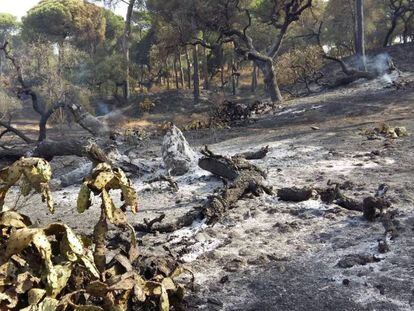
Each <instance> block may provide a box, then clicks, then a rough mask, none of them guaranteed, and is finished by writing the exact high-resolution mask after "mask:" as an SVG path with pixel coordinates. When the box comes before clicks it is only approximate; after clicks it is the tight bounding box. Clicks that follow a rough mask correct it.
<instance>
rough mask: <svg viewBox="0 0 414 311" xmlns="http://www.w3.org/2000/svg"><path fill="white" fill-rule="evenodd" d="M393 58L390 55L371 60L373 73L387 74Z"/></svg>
mask: <svg viewBox="0 0 414 311" xmlns="http://www.w3.org/2000/svg"><path fill="white" fill-rule="evenodd" d="M390 62H391V57H390V55H389V54H388V53H382V54H378V55H377V56H375V57H373V58H372V60H371V66H372V69H373V71H376V72H377V73H378V74H387V73H388V71H389V69H390Z"/></svg>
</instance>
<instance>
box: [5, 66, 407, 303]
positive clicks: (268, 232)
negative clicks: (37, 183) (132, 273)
mask: <svg viewBox="0 0 414 311" xmlns="http://www.w3.org/2000/svg"><path fill="white" fill-rule="evenodd" d="M405 79H409V80H413V75H412V74H408V75H407V76H406V77H405ZM413 108H414V88H413V84H412V83H411V84H410V85H408V86H407V87H406V88H405V89H403V90H395V89H394V88H383V82H382V81H381V80H378V81H372V82H359V83H356V84H354V85H351V86H349V87H347V88H342V89H338V90H335V91H330V92H328V93H323V94H319V95H315V96H312V97H306V98H302V99H298V100H294V101H291V102H289V103H288V107H286V108H284V109H283V110H278V111H276V112H275V113H274V114H272V115H268V116H264V117H261V118H259V119H258V120H257V122H255V123H253V124H250V125H247V126H245V127H238V128H233V129H228V130H218V131H211V130H201V131H196V132H191V133H188V137H189V140H190V142H191V144H192V145H194V146H195V147H196V148H200V147H201V146H202V145H203V144H205V143H208V144H211V149H212V150H214V151H215V152H217V153H223V154H233V153H237V152H240V151H245V150H248V149H251V148H258V147H261V146H264V145H270V147H271V152H270V153H269V154H268V156H267V157H266V158H265V159H263V160H257V161H256V164H257V165H259V166H260V167H262V168H263V169H265V170H267V171H268V175H269V177H268V182H269V184H270V185H272V186H273V187H274V188H275V189H277V188H281V187H285V186H299V187H301V186H325V185H326V183H327V182H328V180H332V181H338V182H345V181H348V182H350V184H351V185H352V187H350V189H349V190H347V191H346V194H347V195H349V196H352V197H354V198H356V199H358V200H361V201H362V199H363V198H364V197H366V196H367V195H372V194H373V193H374V191H375V190H376V188H377V187H378V185H379V184H381V183H387V184H388V185H389V186H390V191H389V197H390V199H391V200H392V202H393V206H392V208H393V209H396V210H398V216H397V220H398V221H399V236H398V237H397V238H396V239H395V240H393V241H391V242H390V251H389V252H388V253H386V254H380V253H379V252H378V242H377V241H378V239H379V238H381V237H382V235H383V232H384V229H383V227H382V225H381V223H379V222H367V221H365V220H364V219H363V218H362V215H361V213H359V212H352V211H348V210H344V209H342V208H340V207H338V206H335V205H325V204H323V203H322V202H321V201H320V200H309V201H306V202H302V203H287V202H281V201H279V200H278V198H277V197H276V196H267V195H264V196H262V197H259V198H254V199H248V198H246V199H243V200H241V201H239V203H238V204H237V206H235V207H234V209H232V210H231V211H230V212H229V214H228V215H227V216H226V217H225V218H224V219H223V220H222V221H221V222H220V223H218V224H216V225H215V226H213V227H209V226H206V225H205V224H203V223H202V222H197V223H194V224H193V226H192V227H190V228H185V229H181V230H179V231H177V232H175V233H172V234H156V235H153V234H146V235H140V243H141V251H142V252H145V253H154V254H160V255H161V254H162V255H165V254H166V250H165V248H164V246H168V247H169V249H170V250H171V252H172V253H173V254H174V256H176V257H177V258H180V259H181V260H182V261H183V262H184V263H185V264H186V265H187V266H188V267H190V268H191V269H192V270H193V271H194V272H195V276H196V281H195V282H196V284H195V286H194V291H191V292H190V293H189V295H188V298H187V301H188V305H187V309H188V310H315V311H316V310H327V311H328V310H344V311H345V310H346V311H350V310H372V311H373V310H382V311H389V310H413V309H414V185H413V181H414V154H413V153H414V136H413V135H410V136H408V137H403V138H398V139H387V138H384V137H378V139H375V140H369V139H368V138H367V137H366V136H364V135H361V134H360V129H361V128H373V127H375V126H377V125H379V124H380V123H384V122H385V123H388V124H390V125H393V126H396V125H398V126H405V127H406V128H407V129H408V131H409V132H410V133H414V109H413ZM312 126H317V127H318V128H319V130H313V129H312V128H311V127H312ZM133 152H134V153H135V154H136V155H137V159H138V161H141V162H144V163H146V164H147V165H148V166H150V167H152V168H153V169H154V170H156V171H160V172H163V167H162V161H161V158H160V139H154V140H152V141H150V142H149V143H147V144H146V145H145V148H144V147H137V148H136V149H135V150H134V151H133ZM68 163H69V162H68V160H67V159H55V160H54V161H53V163H52V164H53V165H54V167H55V168H56V172H57V173H56V174H58V173H59V172H62V171H63V169H62V165H63V164H65V165H68ZM79 163H80V162H79V161H78V160H73V164H71V165H72V166H73V167H75V166H76V165H79ZM55 177H58V176H57V175H55ZM146 178H149V176H144V177H143V178H141V179H136V180H134V183H135V185H136V188H137V189H138V191H139V195H140V199H141V211H140V213H139V214H138V215H136V216H134V215H129V217H130V220H131V222H132V223H140V222H142V221H143V219H144V218H149V219H151V218H153V217H155V216H157V215H159V214H161V213H165V214H166V215H167V217H166V219H165V220H164V221H166V222H167V221H171V220H173V219H174V218H176V217H177V216H179V215H181V214H183V213H185V212H186V211H188V210H189V209H191V208H193V207H194V206H197V205H200V204H202V202H203V200H204V199H205V198H206V197H207V196H208V195H209V194H211V193H212V192H213V191H214V189H216V188H218V187H220V186H221V185H222V183H221V181H220V180H217V179H215V178H214V177H212V176H210V175H209V174H208V173H206V172H203V171H202V170H200V169H197V168H195V169H194V171H193V172H192V173H189V174H187V175H186V176H183V177H180V178H177V182H178V184H179V187H180V190H179V191H178V192H177V193H172V192H169V190H168V189H166V188H165V185H161V184H154V185H153V186H149V185H146V184H145V183H143V180H145V179H146ZM77 190H78V187H77V186H71V187H68V188H64V189H57V191H55V193H54V195H55V200H56V204H57V208H56V210H57V211H56V214H55V215H49V214H48V213H47V209H46V207H45V206H43V205H42V204H41V203H40V200H39V198H38V197H37V196H32V197H30V198H29V199H28V200H27V201H23V200H22V199H20V200H19V201H18V202H17V204H15V203H16V199H15V196H13V195H11V196H10V197H9V198H8V201H7V204H8V205H9V206H14V205H17V206H18V208H19V210H20V211H21V212H23V213H26V214H29V215H30V216H31V217H33V218H34V219H36V220H37V221H38V222H39V223H46V222H50V221H56V220H61V221H65V222H67V223H68V224H69V225H70V226H72V227H74V228H75V229H76V230H77V231H78V232H84V233H91V231H92V225H91V224H92V223H95V222H96V219H97V217H98V209H97V208H92V209H91V210H90V211H88V212H87V213H86V214H84V215H78V214H77V213H76V211H75V197H76V193H77ZM111 236H112V237H113V240H112V241H113V242H112V244H111V247H112V248H114V249H116V248H117V247H119V244H122V243H123V241H126V237H125V236H124V234H123V233H119V231H118V230H117V229H116V228H113V230H112V231H111ZM356 254H368V255H375V256H376V258H377V261H376V262H372V263H368V264H366V265H358V264H357V265H354V266H353V267H351V268H340V267H338V265H337V264H338V262H339V261H340V260H341V259H343V258H345V257H346V256H347V255H356Z"/></svg>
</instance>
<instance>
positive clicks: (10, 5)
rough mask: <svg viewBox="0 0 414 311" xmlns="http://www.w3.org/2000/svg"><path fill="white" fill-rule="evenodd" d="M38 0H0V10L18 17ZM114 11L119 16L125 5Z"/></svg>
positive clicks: (124, 9) (24, 13)
mask: <svg viewBox="0 0 414 311" xmlns="http://www.w3.org/2000/svg"><path fill="white" fill-rule="evenodd" d="M39 2H40V0H0V12H3V13H10V14H13V15H14V16H17V17H18V18H19V19H20V18H21V17H22V16H24V15H26V12H27V11H28V10H29V9H30V8H31V7H33V6H35V5H36V4H37V3H39ZM115 12H116V13H117V14H119V15H121V16H124V15H125V14H126V5H124V4H119V5H118V7H117V8H116V9H115Z"/></svg>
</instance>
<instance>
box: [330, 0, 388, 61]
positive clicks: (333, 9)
mask: <svg viewBox="0 0 414 311" xmlns="http://www.w3.org/2000/svg"><path fill="white" fill-rule="evenodd" d="M354 2H355V1H354V0H330V1H329V2H328V3H327V6H326V10H325V12H324V15H323V20H324V29H323V36H322V39H323V42H324V43H326V44H328V45H329V46H332V47H333V49H334V51H333V52H336V54H338V55H349V54H352V53H353V52H354V32H355V31H354V30H355V22H354V16H355V8H354ZM388 2H389V1H388V0H365V1H364V12H365V37H366V39H365V41H366V48H367V49H371V48H377V47H380V46H381V45H382V41H383V40H384V38H385V34H386V32H387V27H384V25H386V23H387V20H388V16H387V12H386V8H387V5H388Z"/></svg>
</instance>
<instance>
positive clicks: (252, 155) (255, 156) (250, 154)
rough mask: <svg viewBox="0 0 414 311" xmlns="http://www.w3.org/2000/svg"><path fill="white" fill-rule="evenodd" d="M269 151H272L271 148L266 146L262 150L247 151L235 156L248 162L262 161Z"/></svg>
mask: <svg viewBox="0 0 414 311" xmlns="http://www.w3.org/2000/svg"><path fill="white" fill-rule="evenodd" d="M269 151H270V149H269V146H266V147H263V148H260V150H257V151H247V152H242V153H237V154H235V155H234V156H235V157H238V158H245V159H246V160H260V159H263V158H264V157H266V155H267V154H268V153H269Z"/></svg>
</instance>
